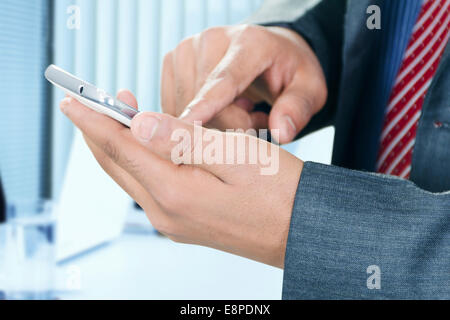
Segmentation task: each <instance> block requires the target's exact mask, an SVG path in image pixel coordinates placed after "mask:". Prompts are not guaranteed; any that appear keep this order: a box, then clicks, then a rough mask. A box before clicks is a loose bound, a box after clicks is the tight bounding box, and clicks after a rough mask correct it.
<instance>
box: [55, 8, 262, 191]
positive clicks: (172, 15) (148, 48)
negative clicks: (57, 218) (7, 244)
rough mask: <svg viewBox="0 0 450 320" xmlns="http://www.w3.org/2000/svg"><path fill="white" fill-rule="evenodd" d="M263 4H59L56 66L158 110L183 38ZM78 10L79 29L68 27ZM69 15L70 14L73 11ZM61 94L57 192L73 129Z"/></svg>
mask: <svg viewBox="0 0 450 320" xmlns="http://www.w3.org/2000/svg"><path fill="white" fill-rule="evenodd" d="M262 2H263V0H97V1H92V0H57V1H54V20H53V28H54V31H53V32H54V41H55V42H54V54H53V57H54V59H53V60H54V61H53V63H55V64H57V65H59V66H60V67H62V68H64V69H66V70H68V71H69V72H73V73H75V74H76V75H77V76H79V77H81V78H83V79H85V80H87V81H90V82H92V83H94V84H96V85H97V86H99V87H101V88H103V89H105V90H107V91H108V92H110V93H115V92H116V91H117V90H118V89H120V88H127V89H130V90H131V91H133V92H134V93H135V94H136V96H137V98H138V101H139V104H140V108H141V109H144V110H159V109H160V108H159V106H160V101H159V79H160V66H161V62H162V60H163V57H164V55H165V53H167V52H168V51H169V50H172V49H174V48H175V47H176V45H177V44H178V43H179V42H180V41H181V40H182V39H183V38H185V37H187V36H190V35H192V34H195V33H198V32H200V31H202V30H203V29H205V28H207V27H211V26H216V25H226V24H235V23H238V22H240V21H242V20H244V19H245V18H246V17H248V16H250V15H251V14H252V13H253V12H255V11H256V10H257V9H258V7H259V6H260V5H261V4H262ZM74 5H75V6H77V7H78V9H79V12H80V18H81V19H80V28H79V29H70V28H68V27H67V19H68V18H69V16H70V13H68V9H69V7H71V6H74ZM69 12H70V10H69ZM62 98H63V94H62V93H61V92H60V91H59V90H54V93H53V105H54V106H53V110H54V111H53V112H54V114H53V120H54V121H53V132H54V134H53V159H52V163H53V172H52V177H53V179H52V185H53V193H54V195H55V196H56V197H57V196H58V195H59V193H60V190H61V186H62V183H63V179H64V175H65V169H66V164H67V161H68V157H69V153H70V148H71V143H72V140H73V134H74V132H73V126H72V125H71V124H70V123H69V121H67V119H65V118H64V116H63V115H61V113H60V112H59V110H58V107H57V106H58V104H59V101H60V100H61V99H62Z"/></svg>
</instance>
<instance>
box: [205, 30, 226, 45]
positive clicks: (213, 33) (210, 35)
mask: <svg viewBox="0 0 450 320" xmlns="http://www.w3.org/2000/svg"><path fill="white" fill-rule="evenodd" d="M223 35H224V28H223V27H212V28H208V29H206V30H205V31H203V32H202V33H201V35H200V40H201V42H203V43H209V42H211V41H216V40H217V39H219V38H221V37H222V36H223Z"/></svg>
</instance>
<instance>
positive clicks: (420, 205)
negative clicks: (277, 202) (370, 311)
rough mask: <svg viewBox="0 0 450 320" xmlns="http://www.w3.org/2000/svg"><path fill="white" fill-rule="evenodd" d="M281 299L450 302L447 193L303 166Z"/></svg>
mask: <svg viewBox="0 0 450 320" xmlns="http://www.w3.org/2000/svg"><path fill="white" fill-rule="evenodd" d="M368 269H369V270H368ZM283 298H284V299H450V193H449V192H447V193H441V194H432V193H429V192H426V191H423V190H421V189H420V188H418V187H417V186H416V185H415V184H413V183H412V182H410V181H406V180H401V179H398V178H394V177H388V176H382V175H377V174H372V173H364V172H358V171H352V170H348V169H342V168H338V167H333V166H325V165H320V164H315V163H306V164H305V167H304V169H303V172H302V176H301V180H300V183H299V187H298V191H297V194H296V198H295V204H294V209H293V213H292V219H291V227H290V233H289V239H288V245H287V250H286V260H285V272H284V285H283Z"/></svg>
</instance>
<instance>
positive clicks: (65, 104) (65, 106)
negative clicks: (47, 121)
mask: <svg viewBox="0 0 450 320" xmlns="http://www.w3.org/2000/svg"><path fill="white" fill-rule="evenodd" d="M70 102H71V100H70V98H64V99H63V100H62V101H61V103H60V105H59V108H60V109H61V111H62V113H64V114H65V115H67V109H68V108H69V104H70Z"/></svg>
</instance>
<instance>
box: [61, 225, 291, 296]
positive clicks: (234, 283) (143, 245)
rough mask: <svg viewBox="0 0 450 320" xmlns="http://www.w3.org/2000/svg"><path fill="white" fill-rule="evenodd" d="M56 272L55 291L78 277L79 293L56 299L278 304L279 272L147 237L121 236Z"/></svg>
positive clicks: (67, 294) (250, 262)
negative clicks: (218, 301)
mask: <svg viewBox="0 0 450 320" xmlns="http://www.w3.org/2000/svg"><path fill="white" fill-rule="evenodd" d="M58 269H59V271H58V274H59V276H58V278H59V280H58V282H59V285H58V286H59V287H60V288H64V286H65V285H66V284H67V283H72V282H70V281H72V280H73V275H74V273H73V272H74V270H75V271H76V272H75V275H77V277H78V275H79V277H78V279H79V285H80V286H79V288H80V289H79V290H64V291H61V292H60V293H59V294H58V297H59V298H61V299H213V300H214V299H224V300H228V299H238V300H240V299H270V300H272V299H281V290H282V278H283V272H282V270H279V269H276V268H272V267H269V266H266V265H263V264H260V263H256V262H253V261H250V260H247V259H243V258H240V257H236V256H233V255H230V254H226V253H222V252H218V251H215V250H212V249H208V248H202V247H198V246H190V245H182V244H176V243H173V242H171V241H170V240H168V239H166V238H163V237H161V236H159V235H156V234H155V233H151V232H147V233H141V234H127V233H126V234H124V235H123V236H121V237H120V238H119V239H117V240H116V241H114V242H112V243H110V244H107V245H104V246H102V247H100V248H97V249H96V250H93V251H91V252H88V253H85V254H83V255H81V256H79V257H78V258H74V259H71V260H69V261H66V262H64V263H62V264H60V265H59V267H58ZM71 279H72V280H71ZM77 281H78V280H77ZM69 287H70V285H69ZM66 288H67V286H66Z"/></svg>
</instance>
